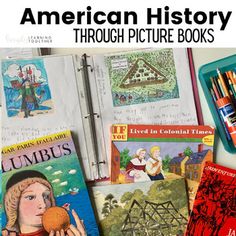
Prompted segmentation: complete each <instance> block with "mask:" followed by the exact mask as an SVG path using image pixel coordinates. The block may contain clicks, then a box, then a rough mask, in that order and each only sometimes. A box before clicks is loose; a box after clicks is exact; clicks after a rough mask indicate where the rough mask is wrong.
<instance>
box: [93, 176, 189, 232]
mask: <svg viewBox="0 0 236 236" xmlns="http://www.w3.org/2000/svg"><path fill="white" fill-rule="evenodd" d="M90 190H91V195H92V196H93V198H92V199H93V200H94V204H95V208H96V214H97V217H98V219H99V226H100V234H101V235H110V236H115V235H124V236H126V235H127V236H128V235H139V236H141V235H142V236H145V235H156V236H158V235H179V236H180V235H183V233H184V231H185V228H186V224H187V218H188V204H187V194H186V186H185V181H184V179H183V178H179V179H173V180H166V181H163V180H161V181H152V182H146V183H133V184H119V185H106V186H95V187H92V188H91V189H90Z"/></svg>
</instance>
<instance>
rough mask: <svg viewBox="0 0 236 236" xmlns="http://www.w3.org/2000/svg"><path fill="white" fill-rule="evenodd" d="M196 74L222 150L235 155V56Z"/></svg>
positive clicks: (209, 64)
mask: <svg viewBox="0 0 236 236" xmlns="http://www.w3.org/2000/svg"><path fill="white" fill-rule="evenodd" d="M198 72H199V74H198V77H199V80H200V83H201V86H202V89H203V92H204V94H205V97H206V100H207V103H208V106H209V109H210V111H211V114H212V116H213V119H214V122H215V125H216V130H217V132H218V134H219V136H220V138H221V140H222V143H223V145H224V148H225V150H227V151H228V152H230V153H236V112H235V107H236V102H235V101H236V100H235V99H236V97H235V94H236V93H235V92H236V91H235V88H236V83H235V81H236V78H235V77H233V76H235V72H236V55H232V56H229V57H225V58H222V59H220V60H217V61H213V62H211V63H208V64H205V65H203V66H201V67H200V68H199V71H198ZM228 72H230V73H231V74H228ZM231 76H232V80H231ZM234 83H235V84H234Z"/></svg>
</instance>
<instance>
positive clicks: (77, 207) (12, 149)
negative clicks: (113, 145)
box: [1, 131, 99, 236]
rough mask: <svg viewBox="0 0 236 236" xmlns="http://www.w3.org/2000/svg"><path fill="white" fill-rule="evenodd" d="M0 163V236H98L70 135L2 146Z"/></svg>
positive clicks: (65, 132) (68, 133) (56, 135)
mask: <svg viewBox="0 0 236 236" xmlns="http://www.w3.org/2000/svg"><path fill="white" fill-rule="evenodd" d="M1 164H2V196H3V203H2V204H3V206H2V207H1V221H2V235H8V233H9V232H11V234H14V233H15V234H16V235H19V234H20V235H43V236H46V235H49V233H51V234H50V235H57V234H58V232H60V233H62V232H61V231H64V234H66V233H68V234H69V235H85V234H86V235H99V233H98V228H97V224H96V220H95V217H94V212H93V209H92V206H91V203H90V198H89V195H88V191H87V187H86V184H85V181H84V178H83V173H82V170H81V168H80V165H79V161H78V156H77V154H76V151H75V146H74V144H73V141H72V137H71V133H70V131H64V132H60V133H56V134H54V135H48V136H44V137H41V138H37V139H34V140H30V141H27V142H23V143H19V144H15V145H12V146H7V147H4V148H3V150H2V163H1ZM52 216H53V217H52ZM71 225H73V226H71ZM52 231H53V232H54V233H52ZM57 231H58V232H57Z"/></svg>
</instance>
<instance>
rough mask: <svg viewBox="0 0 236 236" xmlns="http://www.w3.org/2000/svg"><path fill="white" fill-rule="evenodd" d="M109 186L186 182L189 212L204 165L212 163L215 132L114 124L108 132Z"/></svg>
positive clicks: (201, 128) (210, 130)
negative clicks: (175, 179) (153, 181)
mask: <svg viewBox="0 0 236 236" xmlns="http://www.w3.org/2000/svg"><path fill="white" fill-rule="evenodd" d="M111 140H112V142H111V182H112V183H135V182H144V181H152V180H163V179H174V178H176V177H177V176H182V177H185V178H186V179H187V182H188V193H189V200H190V208H191V206H192V202H193V200H194V196H195V193H196V190H197V186H198V184H199V181H200V178H201V174H202V170H203V167H204V164H205V162H206V161H213V144H214V128H212V127H210V126H184V125H181V126H180V125H179V126H176V125H127V124H117V125H113V126H112V131H111Z"/></svg>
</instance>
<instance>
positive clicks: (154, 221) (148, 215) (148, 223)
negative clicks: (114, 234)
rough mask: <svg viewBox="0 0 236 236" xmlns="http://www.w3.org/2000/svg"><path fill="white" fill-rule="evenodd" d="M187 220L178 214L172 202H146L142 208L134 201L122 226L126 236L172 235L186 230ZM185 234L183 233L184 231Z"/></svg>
mask: <svg viewBox="0 0 236 236" xmlns="http://www.w3.org/2000/svg"><path fill="white" fill-rule="evenodd" d="M186 224H187V219H186V218H185V217H184V216H183V215H182V214H180V213H179V212H178V210H177V209H176V208H175V206H174V205H173V203H172V202H171V201H167V202H164V203H154V202H149V201H145V205H144V206H142V205H141V204H140V203H139V202H138V201H136V200H134V201H133V202H132V204H131V207H130V209H129V212H128V213H127V215H126V217H125V220H124V223H123V225H122V230H121V231H122V233H123V235H125V236H133V235H136V236H138V235H140V236H141V235H142V236H143V235H153V236H154V235H155V236H158V235H166V234H167V233H168V235H171V233H172V231H174V230H176V229H179V231H181V230H184V228H185V226H186ZM182 233H183V231H182Z"/></svg>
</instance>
